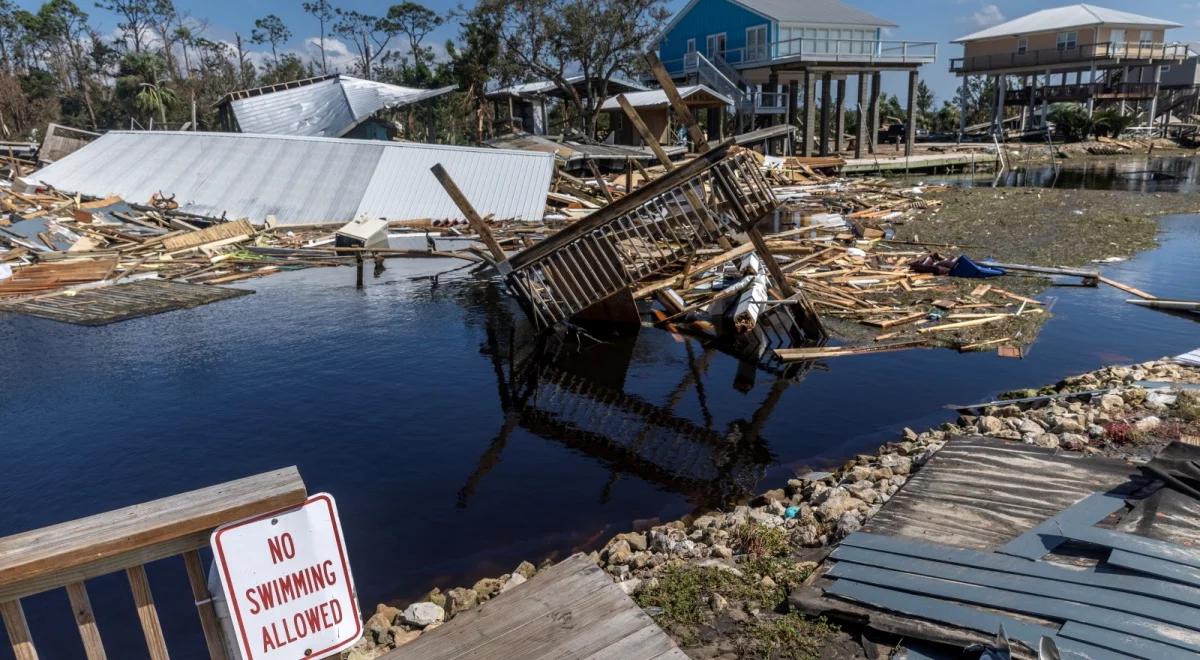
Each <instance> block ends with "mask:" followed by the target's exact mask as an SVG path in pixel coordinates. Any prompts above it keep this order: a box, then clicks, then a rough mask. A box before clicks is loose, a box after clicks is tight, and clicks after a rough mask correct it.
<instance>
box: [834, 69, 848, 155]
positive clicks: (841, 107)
mask: <svg viewBox="0 0 1200 660" xmlns="http://www.w3.org/2000/svg"><path fill="white" fill-rule="evenodd" d="M845 135H846V79H845V78H838V81H837V127H836V131H835V133H834V136H833V144H834V147H833V150H834V151H841V150H842V147H843V146H845V141H844V140H845Z"/></svg>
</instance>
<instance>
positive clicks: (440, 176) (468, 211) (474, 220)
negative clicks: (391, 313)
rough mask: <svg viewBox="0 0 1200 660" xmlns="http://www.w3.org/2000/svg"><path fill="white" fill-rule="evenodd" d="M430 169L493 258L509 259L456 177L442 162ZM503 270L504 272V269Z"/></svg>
mask: <svg viewBox="0 0 1200 660" xmlns="http://www.w3.org/2000/svg"><path fill="white" fill-rule="evenodd" d="M430 169H431V171H432V172H433V176H435V177H437V180H438V183H440V184H442V188H445V189H446V194H448V195H450V199H452V200H454V205H455V206H457V207H458V210H460V211H462V213H463V215H464V216H466V218H467V222H468V223H470V225H471V229H474V230H475V233H476V234H479V238H480V239H481V240H483V244H484V245H486V246H487V249H488V252H491V253H492V258H493V259H495V260H496V262H497V263H499V262H503V261H506V260H507V259H508V255H506V254H504V248H502V247H500V243H499V241H497V240H496V237H495V236H492V230H491V229H489V228H488V226H487V223H486V222H484V221H483V218H481V217H480V216H479V214H478V213H476V212H475V207H473V206H471V202H469V201H467V196H466V195H464V194H463V192H462V191H461V190H459V188H458V184H456V183H454V179H452V178H450V173H449V172H447V171H446V168H444V167H442V164H441V163H437V164H435V165H434V166H433V167H432V168H430ZM361 254H362V253H361V252H360V253H359V255H360V258H359V266H358V279H359V286H362V258H361ZM501 272H502V273H503V271H501Z"/></svg>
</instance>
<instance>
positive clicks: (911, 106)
mask: <svg viewBox="0 0 1200 660" xmlns="http://www.w3.org/2000/svg"><path fill="white" fill-rule="evenodd" d="M907 120H908V125H907V126H906V127H905V130H904V155H905V156H911V155H912V153H913V145H914V144H915V143H916V141H917V70H916V69H913V70H912V71H909V72H908V118H907Z"/></svg>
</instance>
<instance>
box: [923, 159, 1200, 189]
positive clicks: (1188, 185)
mask: <svg viewBox="0 0 1200 660" xmlns="http://www.w3.org/2000/svg"><path fill="white" fill-rule="evenodd" d="M923 180H924V181H927V182H929V183H950V184H954V185H959V186H964V187H968V188H976V187H991V186H993V185H995V186H1000V187H1006V188H1007V187H1032V188H1064V189H1068V190H1072V189H1083V188H1086V189H1091V190H1125V191H1128V192H1151V193H1162V192H1200V156H1188V157H1182V156H1168V157H1164V158H1129V159H1121V160H1088V161H1078V160H1074V161H1073V160H1060V161H1058V162H1057V163H1042V164H1038V165H1032V166H1028V167H1018V168H1016V169H1013V170H1007V171H1005V172H1003V173H1002V174H1000V175H999V176H998V177H997V176H996V175H983V176H972V175H969V174H961V175H937V176H930V177H924V178H923Z"/></svg>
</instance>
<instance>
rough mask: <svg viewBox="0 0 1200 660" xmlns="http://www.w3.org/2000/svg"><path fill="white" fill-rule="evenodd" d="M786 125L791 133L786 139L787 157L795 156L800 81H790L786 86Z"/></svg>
mask: <svg viewBox="0 0 1200 660" xmlns="http://www.w3.org/2000/svg"><path fill="white" fill-rule="evenodd" d="M787 90H788V91H787V95H788V98H787V124H788V126H790V127H791V129H792V131H791V132H790V133H789V134H788V135H790V136H792V137H790V138H788V144H789V147H788V155H789V156H795V155H796V137H795V135H796V126H797V121H798V120H799V118H800V107H799V103H800V81H798V80H796V79H794V78H793V79H792V80H789V81H788V84H787Z"/></svg>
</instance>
